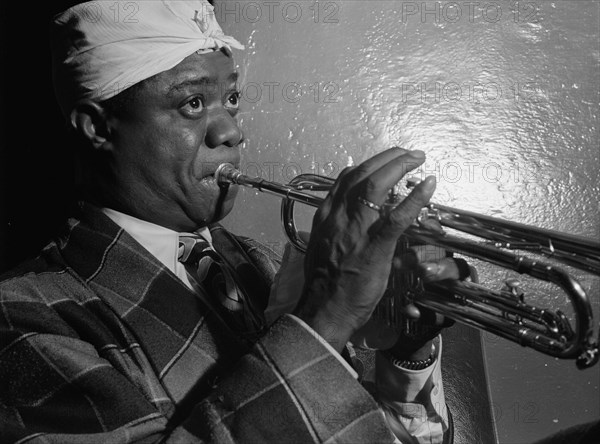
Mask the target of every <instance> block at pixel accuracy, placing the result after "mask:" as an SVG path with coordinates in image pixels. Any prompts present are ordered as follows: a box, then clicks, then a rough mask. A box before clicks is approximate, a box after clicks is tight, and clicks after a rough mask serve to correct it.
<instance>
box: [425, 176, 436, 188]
mask: <svg viewBox="0 0 600 444" xmlns="http://www.w3.org/2000/svg"><path fill="white" fill-rule="evenodd" d="M435 182H436V181H435V176H427V177H426V178H425V180H424V181H423V182H421V184H422V187H423V189H424V190H425V191H431V190H433V189H434V188H435Z"/></svg>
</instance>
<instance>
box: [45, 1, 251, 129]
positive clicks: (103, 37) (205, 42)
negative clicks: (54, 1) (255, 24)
mask: <svg viewBox="0 0 600 444" xmlns="http://www.w3.org/2000/svg"><path fill="white" fill-rule="evenodd" d="M51 45H52V59H53V60H52V64H53V76H54V77H53V79H54V88H55V91H56V95H57V97H58V101H59V104H60V107H61V109H62V112H63V114H64V115H65V117H68V116H69V114H70V113H71V111H72V109H73V107H74V106H75V104H76V103H77V102H78V101H79V100H81V99H94V100H98V101H101V100H106V99H108V98H110V97H113V96H115V95H117V94H118V93H120V92H121V91H123V90H125V89H126V88H128V87H130V86H133V85H135V84H136V83H139V82H140V81H142V80H145V79H147V78H149V77H152V76H153V75H155V74H158V73H160V72H163V71H167V70H169V69H171V68H173V67H174V66H176V65H177V64H179V63H180V62H181V61H182V60H183V59H185V58H186V57H188V56H189V55H191V54H193V53H194V52H197V51H212V50H217V49H220V48H222V47H225V48H227V49H229V50H231V48H236V49H244V46H243V45H241V44H240V43H239V42H238V41H237V40H236V39H234V38H233V37H230V36H227V35H225V34H224V33H223V31H222V29H221V27H220V26H219V24H218V23H217V20H216V18H215V15H214V8H213V7H212V6H211V5H210V4H209V3H208V2H207V1H206V0H189V1H170V0H145V1H144V0H142V1H139V0H138V1H136V2H131V1H115V0H110V1H103V0H101V1H92V2H86V3H81V4H78V5H76V6H73V7H72V8H69V9H67V10H66V11H64V12H62V13H60V14H58V15H57V16H55V17H54V19H53V21H52V24H51Z"/></svg>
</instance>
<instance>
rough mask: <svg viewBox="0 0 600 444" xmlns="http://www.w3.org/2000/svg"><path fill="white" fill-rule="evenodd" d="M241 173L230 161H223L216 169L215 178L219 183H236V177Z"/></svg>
mask: <svg viewBox="0 0 600 444" xmlns="http://www.w3.org/2000/svg"><path fill="white" fill-rule="evenodd" d="M240 174H241V173H240V172H239V171H238V170H236V169H235V167H234V166H233V165H232V164H230V163H222V164H221V165H219V166H218V167H217V170H216V171H215V180H216V181H217V183H218V184H219V185H226V184H230V183H235V179H236V177H237V176H239V175H240Z"/></svg>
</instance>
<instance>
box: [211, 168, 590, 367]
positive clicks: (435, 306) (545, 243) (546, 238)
mask: <svg viewBox="0 0 600 444" xmlns="http://www.w3.org/2000/svg"><path fill="white" fill-rule="evenodd" d="M215 178H216V180H217V182H218V183H219V184H221V185H225V184H230V183H234V184H238V185H242V186H246V187H250V188H254V189H256V190H259V191H262V192H266V193H269V194H273V195H275V196H278V197H280V198H281V199H282V204H281V218H282V223H283V226H284V230H285V234H286V236H287V238H288V239H289V241H290V242H291V243H292V244H293V245H294V246H295V247H296V248H298V249H299V250H301V251H306V244H305V243H304V242H303V241H302V239H301V238H300V236H299V235H298V230H297V228H296V224H295V221H294V204H295V202H299V203H303V204H306V205H310V206H313V207H319V206H320V204H321V203H322V202H323V199H324V198H322V197H319V196H316V195H314V194H311V192H316V191H328V190H329V189H330V188H331V186H332V185H333V183H334V180H333V179H331V178H327V177H323V176H318V175H314V174H302V175H299V176H297V177H295V178H294V179H292V180H291V181H290V182H289V183H288V184H287V185H283V184H279V183H276V182H271V181H266V180H264V179H261V178H256V177H249V176H246V175H244V174H242V173H241V172H240V171H239V170H236V169H235V168H234V167H233V166H232V165H231V164H222V165H220V166H219V168H218V169H217V171H216V172H215ZM397 202H398V201H396V204H397ZM427 218H435V219H436V220H437V221H438V222H439V223H440V224H441V225H442V227H445V228H450V229H453V230H456V231H459V232H463V233H467V234H469V235H471V236H476V237H478V238H480V239H483V240H484V241H483V242H482V241H474V240H468V239H465V238H462V237H458V236H456V235H452V234H450V233H448V232H444V233H443V234H440V233H439V232H435V231H433V230H430V229H428V228H427V227H426V225H425V224H422V222H423V220H425V219H427ZM403 236H404V237H405V238H406V239H408V241H410V242H413V243H420V244H428V245H433V246H436V247H439V248H442V249H444V250H446V251H449V252H452V253H458V254H462V255H465V256H469V257H472V258H476V259H479V260H483V261H486V262H489V263H492V264H495V265H497V266H500V267H504V268H507V269H511V270H514V271H516V272H518V273H521V274H527V275H530V276H532V277H534V278H536V279H540V280H543V281H547V282H550V283H552V284H554V285H556V286H558V287H559V288H561V289H562V290H563V291H564V292H565V293H566V295H567V296H568V298H569V301H570V303H571V305H572V307H573V310H574V314H575V322H574V324H575V325H574V326H572V325H571V323H570V322H569V319H568V318H567V317H566V316H565V315H564V314H563V313H562V312H561V311H560V310H556V311H552V310H549V309H546V308H538V307H535V306H532V305H529V304H527V303H526V302H525V295H524V293H521V292H520V290H519V289H518V288H517V287H514V286H513V287H511V286H510V285H507V287H506V288H505V289H503V290H491V289H488V288H486V287H484V286H482V285H480V284H477V283H474V282H468V281H451V282H444V283H435V284H426V285H423V284H420V283H417V287H416V290H414V289H413V290H411V292H415V291H416V293H417V294H416V295H415V297H414V303H415V304H416V305H418V306H421V307H424V308H427V309H430V310H434V311H436V312H438V313H440V314H442V315H444V316H447V317H449V318H451V319H454V320H455V321H457V322H461V323H463V324H466V325H470V326H472V327H475V328H478V329H480V330H484V331H487V332H490V333H493V334H495V335H498V336H500V337H503V338H505V339H508V340H510V341H513V342H516V343H518V344H520V345H522V346H525V347H530V348H533V349H535V350H537V351H539V352H541V353H544V354H546V355H550V356H554V357H557V358H560V359H575V360H576V365H577V367H578V368H580V369H583V368H587V367H591V366H593V365H594V364H596V363H597V362H598V359H599V357H600V355H599V353H598V340H594V338H593V334H594V327H593V314H592V309H591V305H590V301H589V298H588V296H587V294H586V292H585V291H584V289H583V287H582V286H581V285H580V284H579V282H578V281H577V280H576V279H575V278H573V277H572V276H571V275H569V274H568V273H567V272H566V271H564V270H563V269H562V268H558V267H555V266H553V265H550V264H549V263H547V262H542V261H538V260H535V259H532V258H528V257H526V256H523V255H518V254H515V253H513V252H511V250H525V251H531V252H534V253H536V254H539V255H542V256H546V257H550V258H553V259H555V260H556V261H558V262H560V263H563V264H565V265H569V266H572V267H575V268H578V269H580V270H583V271H585V272H589V273H593V274H596V275H599V274H600V243H599V242H596V241H593V240H591V239H587V238H583V237H579V236H574V235H570V234H566V233H561V232H558V231H552V230H546V229H542V228H537V227H532V226H528V225H524V224H519V223H515V222H511V221H506V220H502V219H497V218H492V217H489V216H485V215H481V214H477V213H473V212H469V211H463V210H459V209H456V208H451V207H447V206H443V205H437V204H429V205H428V206H427V207H425V208H423V210H422V211H421V215H420V216H419V217H418V218H417V220H416V221H415V222H414V223H413V224H412V225H411V226H410V227H409V228H407V229H406V230H405V232H404V234H403ZM401 303H402V302H401V301H399V300H396V298H394V297H392V298H386V297H384V298H382V301H381V302H380V303H379V305H378V307H377V308H376V310H375V314H376V315H377V316H379V317H380V318H382V319H384V320H385V321H386V322H387V323H388V324H389V325H391V326H394V327H396V328H403V326H402V325H400V324H401V322H400V320H399V318H400V316H399V314H398V313H399V311H398V309H399V307H398V305H400V304H401ZM599 336H600V333H599ZM599 339H600V337H599Z"/></svg>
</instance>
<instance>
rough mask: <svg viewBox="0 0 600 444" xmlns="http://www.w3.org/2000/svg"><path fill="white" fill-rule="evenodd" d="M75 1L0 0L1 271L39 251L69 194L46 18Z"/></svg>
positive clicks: (68, 172)
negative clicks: (27, 0)
mask: <svg viewBox="0 0 600 444" xmlns="http://www.w3.org/2000/svg"><path fill="white" fill-rule="evenodd" d="M73 3H76V2H61V1H58V2H52V4H51V5H44V4H41V5H35V6H34V7H31V8H27V7H26V6H24V4H23V3H19V2H14V1H10V2H1V3H0V32H1V34H0V42H1V43H0V57H1V60H2V69H1V70H0V72H1V76H2V77H1V89H0V272H1V271H4V270H6V269H8V268H10V267H12V266H14V265H15V264H17V263H19V262H20V261H22V260H23V259H25V258H27V257H30V256H32V255H35V254H37V252H38V251H39V250H40V248H42V247H43V246H44V245H45V244H46V243H47V241H48V240H49V239H50V237H51V236H52V234H53V233H54V232H56V230H57V229H58V228H59V227H60V226H61V225H62V223H63V221H64V220H65V218H66V217H67V215H68V214H69V211H70V210H69V209H70V208H71V206H72V202H73V200H74V192H73V186H72V185H73V179H72V177H73V175H72V171H73V165H72V161H71V156H70V154H69V149H70V148H69V147H68V146H67V145H68V144H67V143H66V130H65V121H64V119H63V117H62V115H61V113H60V110H59V107H58V104H57V103H56V100H55V97H54V91H53V88H52V80H51V58H50V45H49V38H48V23H49V18H50V17H51V16H52V15H53V14H54V13H56V12H57V11H59V10H61V8H63V7H68V6H70V5H71V4H73Z"/></svg>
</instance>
